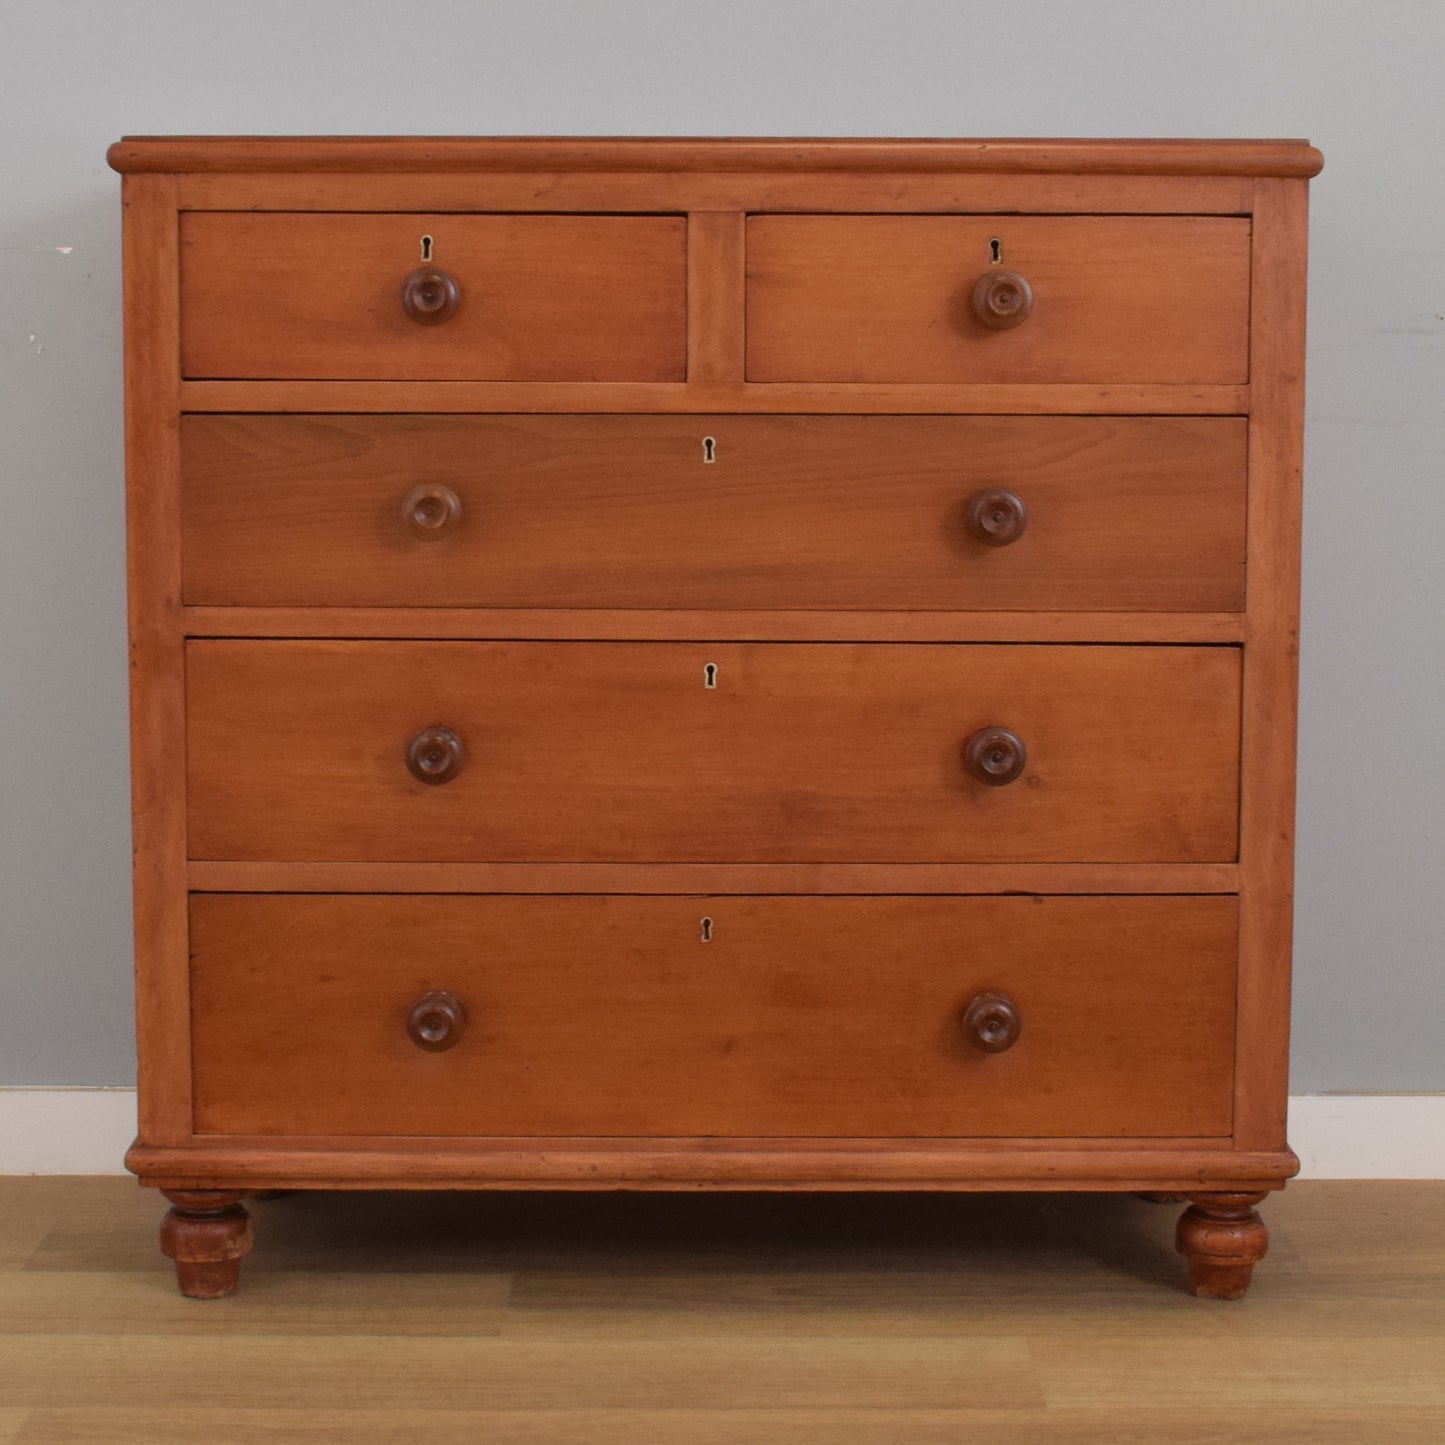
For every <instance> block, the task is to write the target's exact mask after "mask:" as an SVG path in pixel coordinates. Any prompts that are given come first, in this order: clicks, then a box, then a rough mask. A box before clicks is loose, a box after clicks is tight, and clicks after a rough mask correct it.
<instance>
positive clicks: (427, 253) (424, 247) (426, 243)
mask: <svg viewBox="0 0 1445 1445" xmlns="http://www.w3.org/2000/svg"><path fill="white" fill-rule="evenodd" d="M431 248H432V239H431V237H430V236H423V237H422V238H421V258H422V260H423V261H430V260H431Z"/></svg>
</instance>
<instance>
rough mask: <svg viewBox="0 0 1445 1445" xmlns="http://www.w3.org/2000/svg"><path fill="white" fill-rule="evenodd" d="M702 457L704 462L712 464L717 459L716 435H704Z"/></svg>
mask: <svg viewBox="0 0 1445 1445" xmlns="http://www.w3.org/2000/svg"><path fill="white" fill-rule="evenodd" d="M702 459H703V462H704V464H711V463H713V462H715V461H717V438H716V437H704V438H703V439H702Z"/></svg>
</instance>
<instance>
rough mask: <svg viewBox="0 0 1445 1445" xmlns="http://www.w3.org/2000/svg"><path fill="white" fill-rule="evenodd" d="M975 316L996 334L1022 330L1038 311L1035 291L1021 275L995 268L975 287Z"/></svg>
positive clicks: (981, 277) (973, 300) (979, 280)
mask: <svg viewBox="0 0 1445 1445" xmlns="http://www.w3.org/2000/svg"><path fill="white" fill-rule="evenodd" d="M969 300H970V302H971V303H972V305H973V314H974V315H975V316H977V317H978V319H979V320H980V321H981V322H982V323H983V324H984V325H985V326H987V327H990V328H991V329H992V330H994V331H1007V330H1008V329H1009V328H1010V327H1013V326H1021V325H1022V324H1023V323H1024V322H1025V321H1027V320H1028V315H1029V312H1030V311H1032V310H1033V309H1034V292H1033V288H1032V287H1031V286H1030V285H1029V283H1028V282H1027V281H1025V280H1024V278H1023V277H1022V276H1020V275H1019V273H1018V272H1017V271H1005V270H1003V269H1002V268H1001V267H997V266H996V267H994V268H993V269H992V270H989V271H985V272H984V273H983V275H982V276H980V277H979V278H978V280H977V281H975V282H974V283H973V295H972V296H970V297H969Z"/></svg>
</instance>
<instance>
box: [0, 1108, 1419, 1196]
mask: <svg viewBox="0 0 1445 1445" xmlns="http://www.w3.org/2000/svg"><path fill="white" fill-rule="evenodd" d="M134 1137H135V1090H134V1089H13V1088H0V1174H122V1173H124V1172H125V1171H124V1167H123V1165H122V1160H123V1158H124V1156H125V1151H126V1149H127V1148H128V1147H129V1146H130V1142H131V1140H132V1139H133V1138H134ZM1289 1139H1290V1143H1291V1144H1292V1145H1293V1146H1294V1150H1295V1152H1296V1153H1297V1154H1298V1155H1299V1157H1300V1165H1301V1168H1300V1178H1301V1179H1445V1094H1296V1095H1295V1096H1294V1098H1292V1099H1291V1100H1290V1110H1289Z"/></svg>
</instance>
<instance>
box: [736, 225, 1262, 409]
mask: <svg viewBox="0 0 1445 1445" xmlns="http://www.w3.org/2000/svg"><path fill="white" fill-rule="evenodd" d="M994 239H997V240H998V241H999V243H1000V247H1001V253H1000V254H1001V256H1002V259H1003V262H1004V264H1005V265H1006V266H1008V267H1009V268H1011V269H1013V270H1016V271H1020V272H1022V273H1023V274H1024V275H1025V276H1027V277H1028V281H1029V285H1030V287H1031V288H1032V291H1033V298H1034V299H1033V309H1032V312H1031V314H1030V315H1029V318H1028V320H1027V321H1025V322H1024V323H1023V324H1022V325H1020V326H1017V327H1015V328H1013V329H1011V330H1006V331H995V330H992V329H991V328H989V327H986V326H984V325H982V324H981V323H980V322H979V321H978V319H977V318H976V316H975V315H974V312H973V308H972V306H971V304H970V295H971V293H972V291H973V288H974V285H975V283H976V282H977V280H978V278H979V277H980V276H981V275H982V274H983V273H984V272H986V271H988V270H989V269H990V264H991V250H990V248H991V244H992V241H993V240H994ZM747 245H748V295H747V305H748V379H749V380H750V381H754V382H798V381H838V382H884V381H892V382H934V383H938V382H961V381H987V382H991V383H1000V382H1052V383H1060V382H1074V383H1078V382H1091V381H1092V382H1155V383H1158V382H1174V383H1200V382H1212V383H1215V384H1227V383H1236V384H1237V383H1241V382H1244V381H1246V380H1248V377H1249V369H1248V341H1249V222H1248V221H1246V220H1243V219H1235V218H1227V217H1191V218H1172V217H1163V216H1156V217H1120V216H989V217H982V216H980V217H967V218H965V217H950V216H898V217H893V216H756V215H755V216H751V217H749V219H748V236H747Z"/></svg>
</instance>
